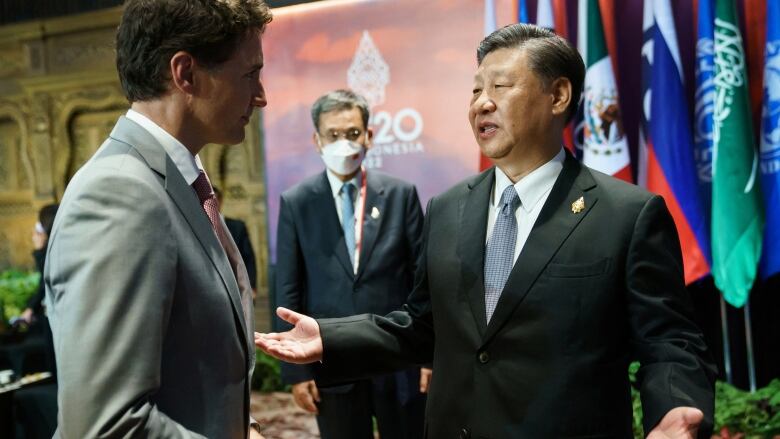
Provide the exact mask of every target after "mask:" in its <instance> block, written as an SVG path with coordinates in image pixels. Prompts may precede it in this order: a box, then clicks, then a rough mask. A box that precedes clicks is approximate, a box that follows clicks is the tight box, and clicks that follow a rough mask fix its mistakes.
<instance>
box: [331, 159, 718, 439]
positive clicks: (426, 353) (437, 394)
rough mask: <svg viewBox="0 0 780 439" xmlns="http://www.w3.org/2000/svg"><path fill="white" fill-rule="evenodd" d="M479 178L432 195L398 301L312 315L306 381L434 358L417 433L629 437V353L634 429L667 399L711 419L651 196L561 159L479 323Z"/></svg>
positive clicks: (680, 289)
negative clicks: (334, 316) (413, 271)
mask: <svg viewBox="0 0 780 439" xmlns="http://www.w3.org/2000/svg"><path fill="white" fill-rule="evenodd" d="M493 182H494V171H493V169H490V170H487V171H485V172H483V173H482V174H480V175H478V176H476V177H473V178H471V179H469V180H467V181H465V182H464V183H461V184H459V185H457V186H455V187H454V188H452V189H451V190H449V191H447V192H446V193H444V194H442V195H440V196H438V197H435V198H434V199H432V200H431V202H430V204H429V205H428V210H427V217H426V225H425V231H424V242H425V244H424V245H425V249H424V252H423V258H424V259H423V260H422V261H421V263H420V270H419V271H418V273H417V277H416V285H415V291H414V292H413V293H412V295H411V296H410V297H409V302H408V303H407V305H406V306H405V310H404V311H399V312H395V313H391V314H389V315H388V316H385V317H379V316H372V315H363V316H354V317H350V318H346V319H338V320H320V321H319V323H320V328H321V332H322V338H323V346H324V358H323V364H324V370H323V371H322V374H321V376H320V377H319V378H320V379H321V380H323V381H328V382H338V381H339V380H342V379H346V378H354V377H355V376H360V375H363V374H365V373H366V372H371V373H376V372H384V371H387V370H391V369H393V368H395V367H403V366H404V365H406V364H408V363H418V362H423V361H428V360H430V358H431V355H433V368H434V370H435V371H436V372H435V373H434V374H433V382H432V383H431V389H430V394H429V395H428V404H427V412H426V430H427V437H429V438H437V439H438V438H456V437H464V438H468V437H471V438H496V439H502V438H562V437H588V438H597V437H598V438H602V437H603V438H607V437H610V438H612V437H622V438H630V437H632V436H631V403H630V388H629V382H628V373H627V369H628V365H629V362H630V361H631V360H639V361H640V362H641V363H642V368H641V370H640V372H639V375H638V380H639V384H640V390H641V396H642V402H643V409H644V426H645V429H646V431H649V429H651V428H652V427H653V426H655V425H656V423H657V422H658V421H659V420H660V419H661V417H662V416H663V415H664V414H665V413H666V412H667V411H668V410H670V409H672V408H673V407H676V406H694V407H698V408H700V409H702V410H703V411H704V413H705V417H706V422H707V423H708V425H710V427H709V428H711V423H712V415H713V375H714V366H713V365H712V363H711V362H710V360H709V359H708V354H707V352H706V346H705V344H704V342H703V340H702V335H701V333H700V331H699V329H698V328H697V327H696V326H695V324H694V323H693V322H692V321H691V306H690V302H689V297H688V295H687V293H686V290H685V287H684V284H683V272H682V260H681V259H682V257H681V254H680V246H679V241H678V238H677V234H676V229H675V226H674V223H673V220H672V218H671V216H670V215H669V212H668V211H667V209H666V206H665V204H664V201H663V199H662V198H661V197H658V196H654V195H652V194H649V193H647V192H646V191H644V190H642V189H640V188H638V187H636V186H633V185H629V184H626V183H623V182H621V181H619V180H616V179H613V178H611V177H609V176H606V175H604V174H601V173H598V172H596V171H593V170H590V169H588V168H586V167H585V166H582V165H580V164H579V163H578V162H577V161H576V160H574V159H573V158H571V157H567V159H566V161H565V164H564V168H563V171H562V172H561V174H560V176H559V177H558V179H557V181H556V182H555V185H554V187H553V189H552V191H551V193H550V195H549V198H548V199H547V201H546V203H545V205H544V207H543V209H542V211H541V213H540V215H539V217H538V219H537V221H536V223H535V225H534V228H533V230H532V232H531V235H530V236H529V238H528V241H527V242H526V244H525V246H524V248H523V250H522V252H521V254H520V256H519V257H518V259H517V262H516V263H515V265H514V268H513V270H512V273H511V275H510V277H509V279H508V281H507V284H506V286H505V288H504V291H503V293H502V295H501V298H500V300H499V302H498V305H497V308H496V310H495V313H494V314H493V317H492V319H491V321H490V324H486V321H485V303H484V287H483V283H484V280H483V264H484V250H485V234H486V222H487V211H488V203H489V197H490V194H491V189H492V187H493ZM580 197H583V198H584V201H585V209H584V210H582V211H581V212H579V213H575V212H573V209H572V202H574V201H575V200H577V199H578V198H580ZM707 429H708V428H707V427H706V426H705V428H704V430H707ZM703 434H706V431H705V432H703ZM707 437H709V436H707Z"/></svg>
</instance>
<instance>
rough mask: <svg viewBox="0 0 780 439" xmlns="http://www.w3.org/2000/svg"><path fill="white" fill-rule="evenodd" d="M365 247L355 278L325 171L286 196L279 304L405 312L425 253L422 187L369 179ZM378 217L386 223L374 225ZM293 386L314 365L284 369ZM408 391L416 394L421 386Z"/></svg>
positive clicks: (330, 311)
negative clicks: (418, 264) (405, 305)
mask: <svg viewBox="0 0 780 439" xmlns="http://www.w3.org/2000/svg"><path fill="white" fill-rule="evenodd" d="M366 175H367V189H366V203H365V210H366V211H365V218H364V224H363V244H362V249H361V252H360V264H359V266H358V272H357V275H355V274H353V268H352V264H351V263H350V261H349V255H348V253H347V247H346V244H345V243H344V233H343V231H342V228H341V224H340V223H339V219H338V215H337V213H336V205H335V202H334V200H333V193H332V191H331V188H330V184H329V183H328V178H327V175H326V174H325V172H322V173H320V174H317V175H315V176H312V177H310V178H308V179H306V180H304V181H303V182H301V183H300V184H298V185H296V186H294V187H293V188H291V189H289V190H287V191H286V192H284V193H283V194H282V196H281V207H280V212H279V228H278V239H277V249H276V255H277V256H276V267H277V268H276V273H277V274H276V294H277V304H278V305H279V306H284V307H287V308H290V309H293V310H295V311H300V312H303V313H306V314H309V315H312V316H315V317H343V316H349V315H353V314H359V313H376V314H386V313H388V312H390V311H393V310H397V309H400V308H401V306H402V305H403V304H404V302H405V301H406V297H407V295H408V294H409V292H410V291H411V289H412V285H413V282H414V271H415V267H416V262H417V259H418V257H419V255H420V249H421V235H422V225H423V215H422V209H421V208H420V200H419V198H418V197H417V191H416V189H415V187H414V186H413V185H411V184H409V183H406V182H403V181H401V180H398V179H396V178H393V177H391V176H389V175H386V174H383V173H381V172H378V171H374V170H371V171H369V172H367V174H366ZM372 211H377V212H378V213H379V216H378V217H377V218H373V217H372V215H371V212H372ZM282 377H283V379H284V380H285V381H286V382H288V383H297V382H301V381H306V380H310V379H312V378H313V377H314V376H313V372H312V367H311V366H296V365H289V364H286V363H283V366H282ZM407 381H409V383H407V384H406V387H410V386H411V387H412V388H413V389H414V390H415V391H416V389H417V387H418V384H417V381H415V380H413V379H412V378H410V379H408V380H407Z"/></svg>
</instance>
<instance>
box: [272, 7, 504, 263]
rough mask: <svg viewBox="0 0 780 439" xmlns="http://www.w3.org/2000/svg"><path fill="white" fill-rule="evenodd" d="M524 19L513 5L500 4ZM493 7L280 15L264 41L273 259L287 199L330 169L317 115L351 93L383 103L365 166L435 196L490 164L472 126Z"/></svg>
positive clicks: (375, 114)
mask: <svg viewBox="0 0 780 439" xmlns="http://www.w3.org/2000/svg"><path fill="white" fill-rule="evenodd" d="M496 4H497V6H498V7H499V10H500V11H501V12H500V13H501V16H500V19H502V20H503V21H504V22H506V23H509V22H511V21H512V13H513V12H512V11H513V8H512V1H511V0H505V1H498V2H496ZM483 15H484V4H483V2H482V1H462V0H426V1H419V0H353V1H338V0H336V1H322V2H317V3H310V4H305V5H299V6H292V7H287V8H280V9H276V10H274V21H273V24H272V25H271V26H269V27H268V29H267V30H266V34H265V35H264V37H263V43H264V47H263V50H264V54H265V59H266V67H264V69H263V84H264V85H265V86H266V91H267V96H268V107H266V109H264V110H263V124H264V132H265V137H264V140H265V151H266V172H267V188H268V219H269V221H268V223H269V247H270V248H269V253H270V255H271V260H272V261H275V260H276V257H275V249H276V226H277V221H278V212H279V194H281V192H283V191H284V190H285V189H287V188H289V187H290V186H293V185H294V184H296V183H298V182H300V181H301V180H303V179H304V178H305V177H308V176H310V175H313V174H315V173H318V172H322V171H323V170H324V165H323V163H322V160H321V159H320V156H319V155H318V154H317V152H316V151H315V149H314V144H313V143H312V134H313V132H314V127H313V125H312V121H311V116H310V108H311V105H312V104H313V103H314V101H315V100H316V99H317V98H318V97H319V96H321V95H323V94H325V93H326V92H328V91H331V90H334V89H337V88H350V89H353V90H355V91H357V92H358V93H360V94H362V95H363V96H365V97H366V99H367V100H368V101H369V104H370V106H371V120H370V121H369V126H370V127H371V128H373V131H374V141H373V144H374V146H373V148H372V149H371V150H370V151H369V154H368V156H367V158H366V160H365V162H364V163H365V165H366V167H368V168H375V169H380V170H382V171H384V172H387V173H389V174H391V175H395V176H397V177H400V178H402V179H405V180H407V181H410V182H413V183H414V184H415V185H416V186H417V189H418V191H419V194H420V198H421V201H422V203H423V206H425V203H426V202H427V200H428V199H429V198H430V197H432V196H433V195H436V194H437V193H439V192H442V191H443V190H444V189H446V188H448V187H450V186H452V185H453V184H455V183H456V182H458V181H460V180H462V179H463V178H465V177H467V176H468V175H471V174H473V173H475V172H476V171H477V170H478V169H479V150H478V149H477V146H476V143H475V142H474V138H473V136H472V134H471V128H470V127H469V123H468V105H469V99H470V98H471V89H472V78H473V76H474V67H475V65H476V45H477V43H478V42H479V41H480V40H481V39H482V37H483V36H484V23H483Z"/></svg>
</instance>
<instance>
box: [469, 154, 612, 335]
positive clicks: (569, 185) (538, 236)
mask: <svg viewBox="0 0 780 439" xmlns="http://www.w3.org/2000/svg"><path fill="white" fill-rule="evenodd" d="M595 186H596V182H595V181H594V180H593V177H592V176H591V175H590V173H589V172H588V170H587V169H586V168H584V167H583V166H582V165H580V164H579V162H577V160H576V159H574V158H573V157H571V156H570V155H569V154H567V156H566V160H565V161H564V166H563V170H562V171H561V174H560V175H559V176H558V179H557V180H556V182H555V184H554V185H553V188H552V191H551V192H550V195H549V197H548V198H547V201H546V202H545V203H544V206H543V207H542V211H541V212H540V214H539V217H538V218H537V219H536V223H534V227H533V229H532V230H531V234H530V235H529V236H528V240H527V241H526V243H525V245H524V246H523V250H522V251H521V252H520V256H518V258H517V262H515V265H514V267H513V268H512V272H511V274H510V275H509V279H507V282H506V285H505V286H504V290H503V292H502V293H501V297H500V298H499V300H498V305H496V310H495V312H494V313H493V317H492V318H491V319H490V324H489V325H488V327H487V332H486V333H485V335H484V337H483V342H487V341H488V340H490V339H491V338H492V337H493V336H494V335H495V334H496V333H497V332H498V330H499V329H500V328H501V327H502V326H503V325H504V323H505V322H506V320H507V319H508V318H509V316H511V315H512V312H513V311H514V309H515V308H516V307H517V305H518V304H519V303H520V302H521V301H522V300H523V298H524V297H525V296H526V295H527V294H528V291H529V290H530V289H531V286H533V284H534V282H536V279H537V278H538V277H539V275H540V274H541V273H542V271H544V269H545V267H546V266H547V264H548V263H549V262H550V259H552V257H553V256H554V255H555V253H556V252H557V251H558V249H559V248H560V247H561V245H562V244H563V243H564V241H566V238H568V237H569V235H570V234H571V233H572V232H573V231H574V229H575V228H576V227H577V225H578V224H579V223H580V221H582V220H583V219H584V218H585V217H586V216H587V215H588V213H589V212H590V210H591V209H592V208H593V206H594V205H595V204H596V202H597V201H598V198H597V197H596V195H595V194H594V193H588V191H589V190H590V189H592V188H593V187H595ZM580 197H583V198H584V200H585V208H584V210H582V211H580V212H579V213H575V212H573V209H572V203H573V202H574V201H575V200H577V199H578V198H580Z"/></svg>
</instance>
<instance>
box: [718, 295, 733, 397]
mask: <svg viewBox="0 0 780 439" xmlns="http://www.w3.org/2000/svg"><path fill="white" fill-rule="evenodd" d="M718 296H720V331H721V333H722V334H723V367H724V369H726V382H727V383H729V384H734V377H733V375H732V372H731V343H729V322H728V316H727V314H726V301H725V300H724V299H723V295H722V294H718Z"/></svg>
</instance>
